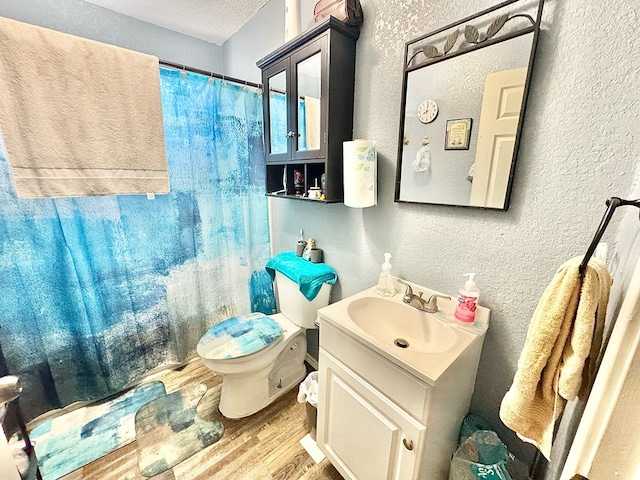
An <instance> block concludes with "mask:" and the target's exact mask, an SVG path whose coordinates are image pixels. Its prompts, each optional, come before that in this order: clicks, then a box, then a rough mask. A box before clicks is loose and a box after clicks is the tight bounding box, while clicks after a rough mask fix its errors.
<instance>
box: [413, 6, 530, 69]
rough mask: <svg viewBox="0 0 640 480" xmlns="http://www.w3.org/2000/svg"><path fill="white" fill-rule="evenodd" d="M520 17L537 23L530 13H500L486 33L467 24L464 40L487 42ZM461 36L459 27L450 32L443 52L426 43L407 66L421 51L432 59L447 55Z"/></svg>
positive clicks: (471, 42)
mask: <svg viewBox="0 0 640 480" xmlns="http://www.w3.org/2000/svg"><path fill="white" fill-rule="evenodd" d="M520 17H522V18H527V19H528V20H529V21H530V22H531V24H532V25H535V21H534V19H533V18H532V17H531V16H530V15H527V14H518V15H513V16H512V17H509V14H508V13H505V14H503V15H500V16H499V17H498V18H496V19H495V20H494V21H493V22H491V24H490V25H489V27H488V28H487V31H486V33H481V32H480V31H479V30H478V29H477V28H476V27H474V26H473V25H465V27H464V40H465V41H466V42H467V43H469V44H473V45H477V44H480V43H482V42H486V41H487V40H489V39H490V38H493V37H495V36H496V35H497V34H498V32H500V30H502V28H503V27H504V26H505V24H506V23H507V22H508V21H509V20H513V19H514V18H520ZM459 36H460V31H459V30H458V29H456V30H455V31H453V32H452V33H451V34H449V36H448V37H447V40H446V41H445V44H444V47H443V49H442V50H443V53H440V50H438V47H436V46H435V45H425V46H424V47H422V49H421V50H419V51H418V52H416V53H415V54H414V55H413V56H412V57H411V58H410V59H409V61H408V62H407V66H409V65H410V64H411V62H412V61H413V59H414V58H415V57H416V56H417V55H418V54H420V53H422V54H423V55H424V56H425V57H427V59H432V58H437V57H444V56H445V55H447V54H448V53H449V52H450V51H451V50H452V49H453V47H454V46H455V44H456V42H457V41H458V38H459Z"/></svg>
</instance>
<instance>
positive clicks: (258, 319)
mask: <svg viewBox="0 0 640 480" xmlns="http://www.w3.org/2000/svg"><path fill="white" fill-rule="evenodd" d="M281 336H282V328H281V327H280V325H278V324H277V323H276V322H275V321H274V320H273V319H272V318H269V317H266V316H265V315H263V314H262V313H250V314H248V315H242V316H240V317H231V318H228V319H226V320H224V321H223V322H220V323H218V324H217V325H215V326H214V327H213V328H211V329H210V330H209V331H208V332H207V333H205V334H204V335H203V336H202V338H201V339H200V341H199V342H198V347H197V352H198V355H200V356H201V357H202V358H206V359H209V360H222V359H225V358H239V357H244V356H246V355H251V354H252V353H255V352H258V351H260V350H262V349H263V348H265V347H267V346H269V345H271V344H272V343H274V342H277V341H278V340H279V339H280V337H281Z"/></svg>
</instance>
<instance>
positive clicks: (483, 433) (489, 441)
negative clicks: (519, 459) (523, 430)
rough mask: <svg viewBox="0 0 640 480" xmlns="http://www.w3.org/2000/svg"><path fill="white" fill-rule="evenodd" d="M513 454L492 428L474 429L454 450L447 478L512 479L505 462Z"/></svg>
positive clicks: (511, 457)
mask: <svg viewBox="0 0 640 480" xmlns="http://www.w3.org/2000/svg"><path fill="white" fill-rule="evenodd" d="M513 460H514V456H513V455H512V454H511V453H510V452H509V450H508V449H507V447H506V446H505V445H504V444H503V443H502V442H501V441H500V438H499V437H498V434H497V433H496V432H494V431H492V430H476V431H475V432H473V433H472V434H471V435H470V436H469V437H467V438H466V440H464V441H463V442H462V444H461V445H460V447H458V450H456V453H455V454H454V455H453V460H451V470H450V471H449V480H478V479H481V480H512V478H511V476H510V475H509V471H508V469H507V464H508V463H509V462H512V461H513Z"/></svg>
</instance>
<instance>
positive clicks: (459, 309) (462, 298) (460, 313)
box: [453, 273, 480, 323]
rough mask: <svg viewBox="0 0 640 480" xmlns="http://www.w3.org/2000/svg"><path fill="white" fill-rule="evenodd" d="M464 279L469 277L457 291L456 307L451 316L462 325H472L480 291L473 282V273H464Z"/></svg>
mask: <svg viewBox="0 0 640 480" xmlns="http://www.w3.org/2000/svg"><path fill="white" fill-rule="evenodd" d="M464 275H465V277H469V278H468V279H467V281H466V282H464V286H463V287H462V288H461V289H460V290H459V291H458V305H457V306H456V311H455V312H454V314H453V316H454V317H456V318H457V319H458V320H460V321H461V322H464V323H473V321H474V320H475V318H476V307H477V306H478V297H479V296H480V291H479V290H478V288H477V287H476V282H474V281H473V277H474V275H475V273H465V274H464Z"/></svg>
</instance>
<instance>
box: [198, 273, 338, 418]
mask: <svg viewBox="0 0 640 480" xmlns="http://www.w3.org/2000/svg"><path fill="white" fill-rule="evenodd" d="M275 282H276V287H277V294H276V296H277V298H278V304H279V308H280V311H281V313H277V314H273V315H268V316H265V315H263V314H261V313H251V314H247V315H242V316H238V317H232V318H230V319H227V320H224V321H223V322H220V323H219V324H217V325H215V326H214V327H213V328H211V329H210V330H209V331H208V332H207V333H205V335H203V337H202V338H201V339H200V342H198V347H197V353H198V355H199V356H200V358H201V359H202V362H203V363H204V364H205V365H206V366H207V367H208V368H209V369H211V370H212V371H213V372H215V373H216V374H218V375H222V376H223V378H222V392H221V394H220V404H219V410H220V413H222V414H223V415H224V416H225V417H227V418H242V417H246V416H249V415H252V414H254V413H256V412H258V411H259V410H262V409H263V408H264V407H266V406H267V405H269V404H270V403H272V402H273V401H275V400H276V399H277V398H278V397H280V396H281V395H283V394H285V393H286V392H288V391H289V390H291V389H292V388H293V387H295V386H296V385H298V384H299V383H300V382H301V381H302V380H303V379H304V377H305V375H306V373H307V372H306V367H305V365H304V359H305V356H306V353H307V338H306V330H307V329H309V328H316V327H315V320H316V312H317V310H318V309H319V308H322V307H323V306H326V305H328V304H329V296H330V293H331V285H329V284H327V283H324V284H322V287H321V288H320V290H319V292H318V294H317V295H316V297H315V298H314V299H313V300H312V301H309V300H307V298H305V297H304V295H302V294H301V292H300V289H299V286H298V284H297V283H295V282H293V281H292V280H290V279H289V278H288V277H287V276H285V275H283V274H282V273H280V272H278V271H276V272H275Z"/></svg>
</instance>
